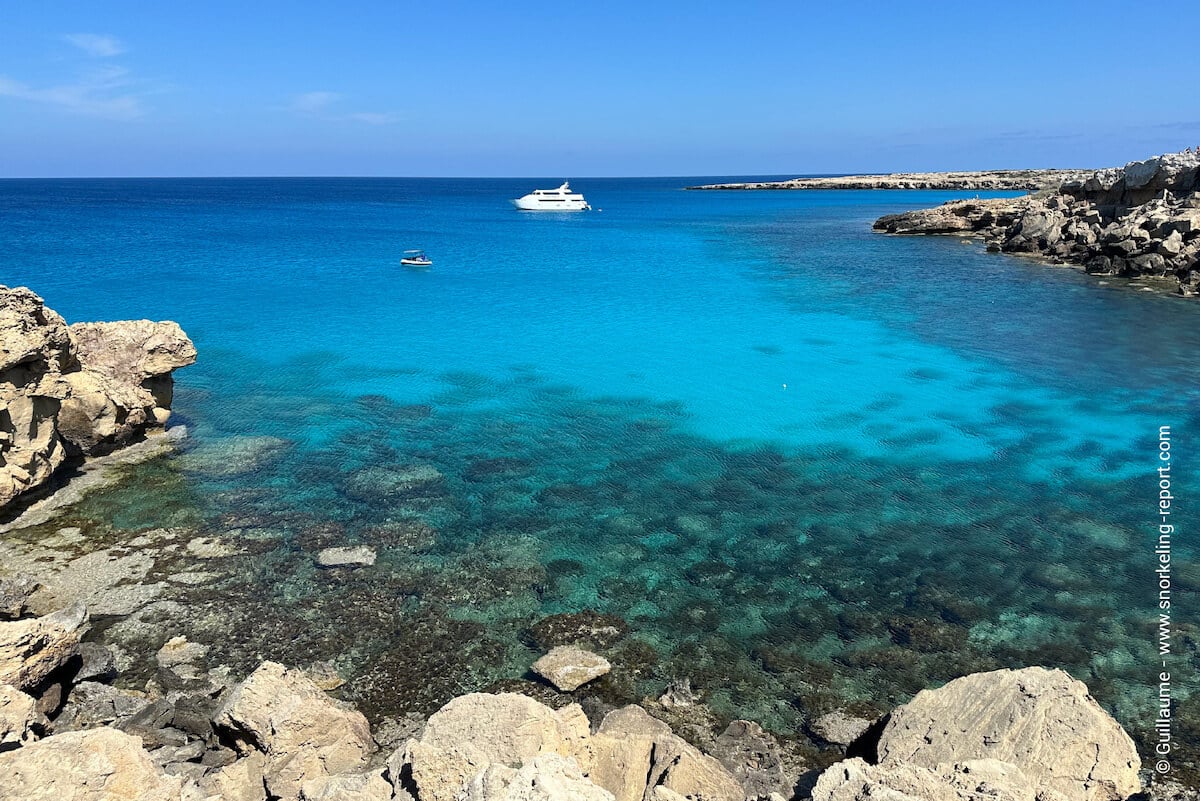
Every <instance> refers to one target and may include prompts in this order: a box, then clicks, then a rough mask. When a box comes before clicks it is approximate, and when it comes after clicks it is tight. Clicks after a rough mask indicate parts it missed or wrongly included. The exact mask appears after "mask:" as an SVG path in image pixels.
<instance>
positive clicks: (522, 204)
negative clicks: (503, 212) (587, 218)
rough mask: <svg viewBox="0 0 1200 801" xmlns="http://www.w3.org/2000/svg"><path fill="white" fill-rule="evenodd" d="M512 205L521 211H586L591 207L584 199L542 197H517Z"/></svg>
mask: <svg viewBox="0 0 1200 801" xmlns="http://www.w3.org/2000/svg"><path fill="white" fill-rule="evenodd" d="M513 205H514V206H516V207H517V208H518V209H520V210H521V211H587V210H588V209H589V208H591V207H590V206H589V205H588V204H587V201H584V200H554V201H550V200H545V199H542V198H524V197H519V198H517V199H516V200H514V201H513Z"/></svg>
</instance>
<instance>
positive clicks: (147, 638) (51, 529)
mask: <svg viewBox="0 0 1200 801" xmlns="http://www.w3.org/2000/svg"><path fill="white" fill-rule="evenodd" d="M377 402H378V399H377ZM203 446H204V444H203V442H202V445H200V447H203ZM286 446H287V442H284V441H281V440H277V441H264V442H257V444H253V446H252V447H251V446H247V447H245V448H239V450H238V453H240V454H241V456H248V457H254V458H257V457H259V456H263V457H264V458H266V457H268V456H269V454H270V453H271V452H274V451H276V450H281V448H284V447H286ZM121 453H126V451H122V450H118V451H115V452H114V456H115V454H121ZM238 453H224V454H221V456H220V458H216V457H212V456H211V454H203V453H197V452H192V453H191V454H187V458H190V462H191V465H192V466H193V468H194V466H197V463H203V462H208V463H216V464H204V465H203V466H204V468H205V469H206V470H209V471H229V472H238V471H239V470H240V468H239V466H238V465H234V463H233V459H232V458H230V457H232V456H236V454H238ZM251 460H253V459H251ZM491 466H492V468H496V466H497V465H491ZM499 468H504V465H499ZM247 471H248V470H247ZM373 477H378V476H376V475H374V474H370V472H368V474H366V475H365V476H364V478H373ZM394 478H395V482H396V483H394V484H389V487H388V489H389V492H392V493H401V494H406V493H413V487H414V484H418V483H421V481H425V482H426V483H430V484H434V483H440V481H442V476H440V475H438V474H437V471H433V472H428V471H425V472H416V474H414V472H413V471H404V474H403V475H402V476H394ZM419 480H420V481H419ZM380 487H382V484H380ZM352 489H354V488H353V487H352ZM359 489H361V492H362V493H367V490H370V492H371V493H374V492H376V490H377V489H378V488H377V487H373V486H371V487H360V488H359ZM359 489H355V492H358V490H359ZM426 489H428V492H430V493H432V492H433V488H432V487H430V488H426ZM413 494H416V495H419V496H422V498H424V493H413ZM553 500H554V498H553V495H551V496H550V501H551V502H553ZM47 522H48V519H44V518H43V519H42V520H41V522H40V524H41V525H40V526H38V530H37V531H31V532H28V534H26V535H22V536H26V537H28V536H32V537H36V538H37V541H38V543H44V546H46V548H44V549H43V550H41V552H38V553H36V554H35V553H34V552H32V550H31V552H30V553H29V554H26V555H28V556H29V559H30V561H31V562H37V564H43V565H46V566H47V567H55V568H58V567H61V566H62V565H65V564H72V562H78V564H74V565H73V567H72V568H71V571H72V572H71V573H68V574H67V576H70V577H71V578H70V579H67V578H60V579H58V580H56V582H55V580H53V579H52V582H53V583H54V584H56V585H58V588H59V589H66V588H68V586H84V588H90V589H91V590H92V596H91V598H89V600H88V601H86V603H88V604H89V606H90V607H91V609H92V610H95V612H94V613H92V614H95V616H96V619H97V620H98V621H100V625H98V626H97V631H110V630H114V628H115V630H118V631H119V632H120V634H121V636H122V637H127V639H126V640H125V648H124V649H118V650H119V651H120V652H121V654H124V656H121V657H120V658H122V660H132V661H139V662H146V661H148V660H150V661H151V662H152V663H155V664H157V668H155V669H151V670H148V669H146V668H145V667H144V666H142V667H137V668H134V667H132V666H130V670H128V671H127V673H125V675H124V676H120V683H119V685H112V686H115V687H118V688H119V689H122V691H128V692H137V693H144V694H145V695H149V697H154V695H155V693H156V692H158V691H160V689H162V688H168V689H170V687H173V686H174V685H173V683H172V682H176V681H178V676H176V677H169V676H167V677H163V676H162V675H160V673H158V671H160V670H161V669H162V668H163V662H164V661H166V662H170V661H172V660H174V658H175V657H174V656H172V655H170V654H168V655H167V656H166V657H164V658H162V660H160V658H157V657H156V656H155V655H157V654H158V652H160V651H161V650H162V648H164V646H167V645H168V644H169V643H170V642H173V640H174V639H175V638H176V637H178V636H179V633H180V630H179V628H175V630H174V631H173V630H172V626H179V624H180V618H174V619H173V618H172V615H173V614H175V612H179V614H180V615H184V614H185V612H186V610H180V609H175V612H173V610H172V607H170V604H175V607H181V606H187V604H188V601H187V598H188V595H187V591H186V588H190V586H200V588H202V590H203V589H204V585H205V584H206V583H211V582H214V579H212V573H214V572H220V568H217V570H216V571H214V570H209V568H211V567H214V566H215V565H217V564H220V562H221V560H222V559H226V558H229V556H233V555H235V554H236V555H238V556H241V558H244V559H246V560H253V559H256V556H257V554H256V549H257V548H258V547H259V546H260V544H262V540H258V538H259V537H264V538H265V537H275V540H276V541H280V542H281V541H284V540H286V537H287V536H288V535H281V534H280V532H277V531H275V532H268V531H265V525H264V526H263V529H259V528H258V524H257V523H254V522H253V520H251V519H250V518H244V519H239V520H236V522H234V520H229V522H228V526H229V528H228V530H227V531H223V532H222V534H223V535H228V536H223V537H215V536H209V535H211V534H214V532H212V531H211V530H209V531H205V530H196V529H188V526H187V525H186V524H180V523H179V522H178V520H170V522H169V523H168V522H166V520H164V523H163V524H164V525H170V526H172V528H169V529H161V530H157V529H156V530H144V531H137V532H132V534H131V535H130V536H128V537H125V538H122V540H121V541H119V542H114V541H112V540H110V537H112V536H113V535H114V534H115V532H112V531H101V532H98V534H97V535H96V536H97V538H98V540H102V541H103V544H104V546H106V548H110V550H109V552H108V553H104V554H101V558H94V556H92V554H94V553H95V550H90V552H86V553H83V552H82V550H74V552H73V553H72V554H71V558H70V559H64V558H61V554H59V555H58V556H55V555H54V554H52V553H50V552H53V550H54V549H55V548H61V546H62V544H70V546H71V547H72V548H83V549H84V550H86V548H88V547H92V548H94V547H95V543H91V544H90V546H89V544H88V543H85V542H83V541H82V538H80V532H79V531H78V530H74V531H71V529H72V528H74V520H72V519H71V518H70V517H65V518H64V519H62V523H64V525H61V526H59V528H55V526H54V525H46V523H47ZM688 523H689V524H690V525H695V522H692V520H688ZM316 528H318V526H316V525H314V526H313V529H316ZM342 534H344V532H340V531H334V530H329V529H326V530H325V531H323V532H322V534H320V535H319V536H320V537H323V538H322V540H319V542H317V540H318V535H317V534H311V535H310V534H308V532H306V534H305V536H310V537H311V538H312V541H311V542H310V541H305V542H300V543H299V548H301V549H302V550H306V552H307V550H316V548H318V547H322V546H325V544H334V543H337V542H341V540H340V538H338V537H340V536H341V535H342ZM392 534H395V535H396V536H397V537H398V536H401V534H400V532H398V531H396V532H392ZM412 534H413V532H412V531H407V530H406V531H404V532H403V536H406V537H408V536H409V535H412ZM134 535H136V536H134ZM83 536H86V537H91V536H92V531H91V530H89V531H88V532H86V535H83ZM421 536H425V535H424V534H422V535H421ZM430 536H432V535H430ZM256 540H258V542H256ZM54 541H58V542H59V546H54V544H53V542H54ZM326 541H328V542H326ZM314 542H316V544H314ZM406 547H407V542H406ZM64 550H65V549H64ZM322 553H324V550H322ZM310 555H311V554H310ZM160 556H162V560H161V562H158V558H160ZM131 558H133V559H131ZM148 558H149V559H151V560H155V561H156V562H158V564H152V565H151V566H145V567H144V565H146V559H148ZM306 558H307V556H305V555H304V554H301V559H306ZM317 559H318V567H332V568H334V570H331V571H324V572H322V571H318V573H319V574H322V576H323V578H324V584H325V586H326V588H328V586H329V585H331V584H335V583H342V584H350V583H352V582H353V580H354V579H355V578H358V579H362V578H364V577H365V574H366V571H364V572H362V573H355V572H354V570H355V568H356V565H353V564H348V562H335V564H331V565H320V564H319V559H320V554H318V555H317ZM10 566H11V567H17V566H18V560H12V561H11V562H10ZM362 566H370V562H362ZM97 573H100V574H101V576H104V577H108V578H96V577H97ZM138 573H140V577H137V574H138ZM47 576H48V577H49V576H50V573H47ZM352 577H354V578H352ZM82 578H85V579H86V580H79V579H82ZM94 578H96V580H101V582H103V580H109V578H112V579H113V580H115V582H116V583H115V584H112V585H108V586H101V585H97V584H95V583H89V582H92V579H94ZM517 578H520V577H517ZM534 580H536V579H534ZM164 588H167V589H164ZM215 588H216V585H215V584H214V585H212V589H211V590H210V591H209V594H208V595H209V598H208V600H209V602H210V603H211V601H212V596H218V595H221V594H220V592H218V591H216V589H215ZM359 597H362V598H370V597H372V595H371V594H370V592H368V591H367V590H366V589H364V590H362V595H361V596H359ZM66 601H68V598H66V597H58V598H55V603H52V602H50V598H49V596H48V595H46V594H43V595H42V596H41V597H40V598H38V604H37V606H38V609H41V610H44V612H47V613H49V612H53V610H54V609H55V607H56V604H58V602H66ZM218 601H220V598H218ZM131 610H132V612H131ZM143 610H145V614H143ZM157 614H162V615H163V616H164V618H166V622H162V621H155V620H154V618H155V615H157ZM26 619H28V618H26ZM125 621H130V625H122V624H125ZM254 622H257V621H254ZM890 625H892V624H890V622H889V626H890ZM906 625H907V624H904V622H902V621H900V622H898V624H896V630H895V631H893V633H892V636H893V637H894V638H896V639H904V638H910V637H912V633H911V631H910V630H908V628H905V627H904V626H906ZM134 631H136V632H137V636H133V632H134ZM385 631H386V630H385ZM187 633H188V634H190V633H191V632H187ZM283 633H284V634H286V633H287V632H283ZM922 633H928V632H922ZM163 638H166V639H163ZM158 639H162V645H161V646H160V645H158V644H157V642H155V640H158ZM90 644H91V645H96V644H98V643H96V642H95V640H94V642H91V643H90ZM188 644H191V645H194V644H196V643H186V642H185V643H184V644H178V643H176V645H175V646H172V649H187V646H188ZM595 648H599V646H595ZM168 650H170V649H168ZM191 650H194V649H191ZM600 650H602V649H600ZM118 656H120V654H119V655H118ZM272 656H274V655H272ZM276 658H278V661H281V662H282V661H284V660H283V657H276ZM287 663H288V664H294V663H296V664H305V662H304V661H300V662H293V661H292V660H288V661H287ZM614 663H617V660H614ZM626 664H628V663H626ZM204 667H206V666H204ZM310 667H311V668H312V669H311V670H310V674H312V675H313V676H316V677H314V679H312V680H313V681H314V682H316V683H317V685H318V686H320V685H322V683H325V682H330V683H332V682H335V681H341V679H338V677H336V676H330V675H329V671H323V670H322V669H320V668H316V667H312V666H310ZM198 669H199V668H198ZM254 669H256V667H254V666H251V664H238V666H236V667H228V666H227V664H226V663H223V662H222V663H220V664H218V666H217V667H216V668H212V669H210V670H209V673H210V674H211V673H212V671H214V670H215V671H216V673H217V674H218V675H221V674H223V675H226V676H227V677H228V676H229V675H239V676H240V675H246V674H248V673H250V671H252V670H254ZM623 669H624V668H623V667H622V666H620V664H618V667H617V670H614V675H616V676H617V677H618V679H619V675H620V671H622V670H623ZM977 669H978V668H977ZM202 671H203V670H202ZM168 673H170V671H168ZM284 673H286V671H284ZM334 673H335V674H336V670H334ZM517 675H520V674H518V673H514V674H512V676H514V677H512V679H511V682H514V683H512V685H503V687H500V686H497V687H488V688H490V689H496V691H497V692H498V691H499V689H502V688H512V687H520V688H521V689H522V691H523V692H529V693H533V694H536V695H538V697H539V698H552V697H554V695H547V693H550V692H551V691H548V689H547V688H546V685H545V682H541V681H540V680H530V679H529V677H528V676H524V675H521V677H516V676H517ZM76 677H78V676H76ZM193 677H194V676H193ZM190 680H191V679H190V677H188V679H187V681H190ZM151 682H154V683H151ZM70 683H71V682H70V681H68V682H67V685H70ZM95 683H102V685H103V683H104V682H102V681H101V682H95ZM67 685H60V686H61V687H62V689H60V691H55V692H59V693H60V697H59V699H60V700H61V699H62V698H65V699H66V700H67V703H71V692H73V691H76V689H78V686H67ZM104 686H109V685H104ZM228 686H229V685H228V683H227V685H226V687H228ZM156 687H157V689H156ZM350 689H353V688H350ZM90 691H96V688H95V687H89V688H86V689H85V692H90ZM96 692H103V691H96ZM305 692H307V691H305ZM347 692H349V689H348V691H347ZM168 694H169V693H168ZM301 694H304V693H301ZM664 697H666V698H668V701H670V703H667V704H666V706H664V701H662V698H661V697H660V698H659V699H658V700H646V701H644V704H643V706H647V707H649V706H653V704H655V703H656V704H659V705H660V706H664V709H666V707H671V709H674V710H677V711H678V710H680V709H684V710H686V709H694V710H697V715H698V716H700V717H701V718H706V717H707V718H708V719H712V716H710V715H707V716H706V715H704V713H703V704H701V703H696V701H695V700H690V701H689V700H688V698H686V695H685V694H683V693H676V694H670V693H664ZM349 698H353V693H350V694H349ZM680 698H682V700H683V701H686V703H680ZM35 700H40V699H35ZM109 700H110V699H109ZM623 700H629V699H628V698H626V699H623ZM779 700H780V703H785V699H782V698H781V699H779ZM600 701H604V703H607V701H606V700H605V698H604V697H602V695H601V697H600V700H599V701H589V703H600ZM47 703H49V701H47ZM106 703H107V701H106ZM185 706H186V705H185ZM160 709H161V707H160ZM589 711H592V710H589ZM659 711H661V710H659ZM684 717H686V715H685V716H684ZM208 719H209V722H210V723H212V722H214V721H212V713H211V712H210V713H209V717H208ZM604 719H605V718H602V717H599V716H593V719H592V725H599V727H602V725H604ZM676 719H677V721H679V719H683V718H676ZM724 722H725V721H722V723H724ZM737 722H738V721H734V723H737ZM409 723H410V722H409ZM743 723H745V722H743ZM223 725H224V729H222V731H223V733H224V734H226V735H228V734H229V733H230V731H234V730H235V729H234V727H233V725H229V724H223ZM397 725H400V724H397ZM406 725H407V724H406ZM652 725H653V724H652ZM731 725H732V723H731ZM700 727H701V724H700V723H677V724H676V728H677V729H678V730H679V731H680V733H682V734H686V733H689V731H691V733H692V734H696V733H698V731H700ZM172 728H174V727H172ZM1130 730H1132V729H1130ZM65 733H66V731H64V734H65ZM377 734H378V733H377ZM721 734H724V731H722V730H721V729H720V728H718V729H716V730H710V731H709V733H708V735H704V736H706V737H707V739H715V737H718V736H720V735H721ZM53 736H58V735H52V737H53ZM139 736H140V735H139ZM148 736H158V737H160V740H161V739H162V736H163V735H148ZM167 736H176V735H174V734H172V733H168V735H167ZM372 736H374V735H372ZM696 736H697V737H698V736H700V735H698V734H697V735H696ZM685 739H686V737H685ZM156 742H157V741H156ZM168 745H170V743H168ZM161 747H164V746H160V747H155V751H158V749H160V748H161ZM822 747H823V746H822ZM180 748H190V749H192V751H194V748H196V745H194V741H188V742H185V743H184V746H180ZM211 751H215V749H208V751H205V752H204V753H205V754H209V753H210V752H211ZM256 751H258V749H257V747H256V748H253V751H247V752H246V753H245V754H242V755H241V757H240V758H239V759H236V760H235V761H241V760H242V759H254V760H256V761H257V760H258V758H257V757H254V755H253V752H256ZM174 753H178V752H172V753H170V754H160V758H162V759H166V757H167V755H174ZM186 753H191V751H185V754H186ZM222 753H223V752H222ZM821 753H822V754H824V757H822V758H828V757H829V755H830V754H833V753H834V752H829V751H822V752H821ZM263 755H264V757H265V758H269V757H270V754H269V753H264V754H263ZM227 757H228V754H224V755H222V757H220V758H217V757H209V759H210V761H211V760H212V759H224V758H227ZM204 759H205V755H200V757H199V761H198V763H197V760H196V759H193V758H187V759H182V760H176V763H178V761H181V763H186V764H187V765H194V764H199V765H203V766H204V767H206V769H211V767H212V765H204ZM818 761H820V759H818ZM842 761H848V760H842ZM176 763H168V764H176ZM406 764H408V765H413V763H406ZM821 766H823V765H821ZM505 767H510V766H509V765H505ZM523 767H526V765H521V767H520V769H523ZM872 767H877V765H870V764H865V765H858V764H854V765H844V766H842V767H841V769H839V770H840V771H842V772H846V773H851V772H853V771H862V772H870V769H872ZM520 769H518V767H514V770H520ZM173 770H176V771H182V773H188V772H193V771H199V769H197V767H182V766H176V767H174V769H173ZM238 770H248V765H246V764H242V765H241V766H240V767H239V769H238ZM727 770H728V769H727ZM209 772H211V771H209ZM952 773H953V771H952ZM355 776H358V775H356V773H355ZM814 778H815V777H814ZM925 778H930V777H925ZM354 781H358V779H354ZM362 781H364V782H367V781H370V782H371V783H374V784H377V783H376V782H374V779H373V778H368V779H362ZM718 781H720V779H718ZM930 781H932V782H935V784H937V787H941V785H942V784H949V785H953V784H954V782H956V781H958V779H956V778H954V777H953V776H949V777H947V776H937V777H934V778H930ZM377 787H378V784H377ZM659 787H665V785H661V784H659V785H654V787H646V788H642V789H643V790H644V791H646V793H649V794H650V795H652V796H653V797H654V799H656V801H677V800H676V799H672V797H671V796H668V795H666V793H667V791H668V790H670V788H665V789H658V788H659ZM395 789H396V788H390V789H389V790H388V793H389V795H388V796H380V797H392V795H391V793H392V791H394V790H395ZM496 791H497V793H499V790H496ZM643 795H644V793H643ZM1019 795H1020V794H1019ZM301 797H304V796H301ZM700 797H703V796H700ZM422 801H424V796H422Z"/></svg>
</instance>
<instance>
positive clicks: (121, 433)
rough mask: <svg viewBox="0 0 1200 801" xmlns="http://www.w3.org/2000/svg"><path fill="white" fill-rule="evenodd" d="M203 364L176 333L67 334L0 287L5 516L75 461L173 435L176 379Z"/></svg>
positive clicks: (99, 329)
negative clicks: (157, 433)
mask: <svg viewBox="0 0 1200 801" xmlns="http://www.w3.org/2000/svg"><path fill="white" fill-rule="evenodd" d="M195 360H196V349H195V347H194V346H193V345H192V342H191V340H190V339H188V338H187V336H186V335H185V334H184V333H183V331H182V330H180V328H179V326H178V325H176V324H175V323H169V322H161V323H155V322H151V321H149V320H133V321H125V322H116V323H80V324H76V325H73V326H69V327H68V326H67V324H66V322H65V321H64V320H63V318H62V317H61V316H60V315H58V314H57V313H55V312H54V311H53V310H51V309H48V308H46V305H45V303H44V302H43V300H42V299H41V298H40V297H39V296H38V295H36V294H34V293H33V292H31V291H30V290H28V289H25V288H23V287H18V288H14V289H10V288H9V287H6V286H0V509H3V508H4V507H5V506H6V505H8V504H9V503H11V502H12V501H13V500H14V499H16V498H17V497H18V496H20V495H21V494H22V493H25V492H28V491H29V490H31V489H34V488H36V487H39V486H41V485H42V484H44V483H45V482H47V481H48V480H49V479H50V477H51V476H52V475H53V474H54V472H55V471H56V470H57V469H58V468H59V467H61V466H62V465H63V463H64V462H65V461H66V460H67V459H68V458H70V457H73V456H92V455H100V454H104V453H107V452H109V451H112V450H114V449H116V448H119V447H121V446H123V445H126V444H128V443H130V442H132V441H134V440H136V439H138V438H139V437H141V436H142V435H143V434H145V433H146V431H147V430H149V429H152V428H160V427H162V426H163V425H165V424H166V421H167V418H168V416H169V415H170V408H171V395H172V379H171V371H173V370H175V369H177V368H179V367H183V366H185V365H189V364H192V363H193V362H194V361H195Z"/></svg>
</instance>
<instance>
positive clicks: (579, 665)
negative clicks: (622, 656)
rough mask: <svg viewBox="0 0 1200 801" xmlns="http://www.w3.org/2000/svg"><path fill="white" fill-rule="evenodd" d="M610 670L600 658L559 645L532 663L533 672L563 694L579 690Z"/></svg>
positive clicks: (605, 660) (574, 648) (572, 647)
mask: <svg viewBox="0 0 1200 801" xmlns="http://www.w3.org/2000/svg"><path fill="white" fill-rule="evenodd" d="M611 669H612V665H611V664H609V661H608V660H607V659H605V658H604V657H602V656H598V655H597V654H594V653H592V652H591V651H585V650H583V649H582V648H577V647H576V646H574V645H560V646H558V647H556V648H552V649H551V650H550V653H548V654H546V655H545V656H543V657H542V658H541V659H539V660H538V661H536V662H534V663H533V671H534V672H535V673H537V674H538V675H539V676H541V677H542V678H544V679H546V680H547V681H549V682H550V683H551V684H553V685H554V686H555V687H557V688H558V689H560V690H562V691H563V692H568V693H569V692H572V691H574V690H577V689H579V688H580V687H582V686H583V685H585V684H587V683H588V682H589V681H592V680H593V679H598V678H600V677H601V676H603V675H604V674H605V673H608V671H609V670H611Z"/></svg>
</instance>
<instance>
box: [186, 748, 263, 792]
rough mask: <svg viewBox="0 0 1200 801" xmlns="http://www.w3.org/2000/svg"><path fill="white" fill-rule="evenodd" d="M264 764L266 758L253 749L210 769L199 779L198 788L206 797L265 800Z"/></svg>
mask: <svg viewBox="0 0 1200 801" xmlns="http://www.w3.org/2000/svg"><path fill="white" fill-rule="evenodd" d="M266 764H267V758H266V757H265V756H264V755H263V754H260V753H258V752H257V751H255V752H253V753H251V754H249V755H248V756H245V757H243V758H241V759H239V760H237V761H236V762H232V763H230V764H228V765H223V766H222V767H220V768H217V769H216V770H213V771H210V772H209V773H208V774H207V775H205V776H204V777H202V778H201V779H200V782H199V784H200V790H201V792H203V793H204V794H205V797H206V798H211V797H213V796H216V797H217V798H219V799H221V801H267V786H266V779H265V778H264V776H263V770H264V768H265V767H266Z"/></svg>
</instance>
